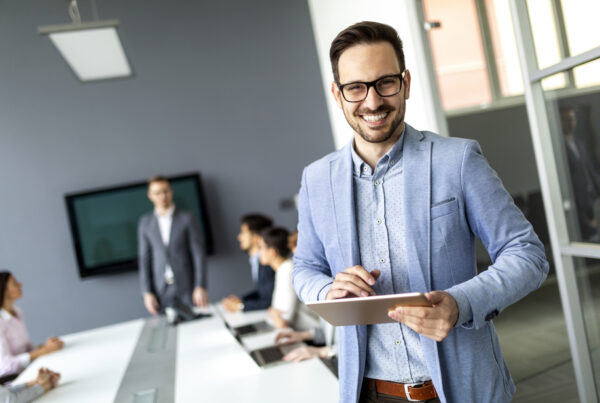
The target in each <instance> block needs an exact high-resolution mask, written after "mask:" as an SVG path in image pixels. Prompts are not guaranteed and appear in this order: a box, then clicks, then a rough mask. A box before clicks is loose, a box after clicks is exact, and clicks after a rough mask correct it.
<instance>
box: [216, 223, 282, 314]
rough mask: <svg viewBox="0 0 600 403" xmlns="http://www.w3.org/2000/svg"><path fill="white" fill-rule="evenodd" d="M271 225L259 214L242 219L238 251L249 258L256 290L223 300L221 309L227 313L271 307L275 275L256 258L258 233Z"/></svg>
mask: <svg viewBox="0 0 600 403" xmlns="http://www.w3.org/2000/svg"><path fill="white" fill-rule="evenodd" d="M272 225H273V221H272V220H271V219H270V218H268V217H265V216H264V215H261V214H248V215H245V216H244V217H242V223H241V225H240V233H239V234H238V237H237V238H238V242H239V243H240V249H242V250H243V251H244V252H246V253H247V254H248V256H249V257H250V259H249V260H250V268H251V270H252V281H254V285H255V287H256V289H255V290H254V291H251V292H249V293H248V294H246V295H244V296H242V298H239V297H238V296H237V295H230V296H229V297H227V298H223V301H222V303H223V307H224V308H225V310H226V311H228V312H237V311H241V310H243V311H244V312H247V311H255V310H258V309H267V308H268V307H269V306H271V297H272V296H273V286H274V283H275V273H274V272H273V269H271V267H269V266H265V265H262V264H260V260H259V257H258V241H259V240H260V235H259V233H260V231H262V230H263V229H265V228H269V227H271V226H272Z"/></svg>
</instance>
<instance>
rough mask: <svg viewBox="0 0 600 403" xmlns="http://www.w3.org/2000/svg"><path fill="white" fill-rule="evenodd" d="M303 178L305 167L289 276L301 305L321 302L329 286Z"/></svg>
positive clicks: (328, 276)
mask: <svg viewBox="0 0 600 403" xmlns="http://www.w3.org/2000/svg"><path fill="white" fill-rule="evenodd" d="M307 176H308V168H305V169H304V172H303V173H302V182H301V186H300V193H299V195H298V244H297V246H296V254H295V255H294V270H293V274H292V284H293V286H294V290H295V291H296V293H297V294H298V297H299V298H300V300H301V301H303V302H309V301H318V300H323V299H325V296H326V295H327V292H329V288H330V287H331V284H332V283H333V278H332V274H331V269H330V267H329V264H328V263H327V259H326V258H325V251H324V248H323V244H322V243H321V240H320V239H319V236H318V235H317V232H316V230H315V227H314V225H313V217H312V213H311V208H310V195H309V189H308V179H307Z"/></svg>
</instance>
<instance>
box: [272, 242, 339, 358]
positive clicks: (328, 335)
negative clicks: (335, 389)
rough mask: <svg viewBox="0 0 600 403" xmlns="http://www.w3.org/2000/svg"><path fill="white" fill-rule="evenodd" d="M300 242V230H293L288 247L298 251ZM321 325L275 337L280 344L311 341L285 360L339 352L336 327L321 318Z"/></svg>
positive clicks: (288, 355)
mask: <svg viewBox="0 0 600 403" xmlns="http://www.w3.org/2000/svg"><path fill="white" fill-rule="evenodd" d="M297 243H298V230H296V231H294V232H291V233H290V235H289V236H288V247H289V248H290V250H291V251H292V254H294V253H296V244H297ZM321 322H322V324H321V326H316V327H314V328H312V329H309V330H302V331H296V330H284V331H282V332H279V333H278V334H277V336H276V337H275V342H276V343H277V344H279V345H286V344H294V343H301V342H306V341H309V342H311V343H312V344H313V345H312V346H308V345H305V346H300V347H298V348H295V349H294V350H292V351H290V352H288V353H287V354H286V355H285V356H284V357H283V359H284V361H294V362H300V361H304V360H308V359H310V358H314V357H321V358H331V357H332V356H334V355H336V354H337V346H336V345H335V344H334V340H333V339H334V335H335V328H334V327H333V326H331V325H330V324H329V323H327V322H325V321H324V320H322V319H321Z"/></svg>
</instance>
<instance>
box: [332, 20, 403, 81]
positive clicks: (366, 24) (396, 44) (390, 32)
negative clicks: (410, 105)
mask: <svg viewBox="0 0 600 403" xmlns="http://www.w3.org/2000/svg"><path fill="white" fill-rule="evenodd" d="M377 42H388V43H389V44H390V45H392V47H393V48H394V51H396V56H397V57H398V64H400V70H401V72H402V71H404V69H405V65H404V51H403V50H402V40H401V39H400V37H399V36H398V32H396V30H395V29H394V28H392V27H390V26H389V25H386V24H381V23H379V22H373V21H363V22H359V23H356V24H354V25H351V26H349V27H348V28H346V29H344V30H343V31H342V32H340V33H339V34H337V36H336V37H335V39H334V40H333V42H331V47H330V48H329V59H330V60H331V69H332V70H333V79H334V80H335V81H336V82H337V83H339V82H340V75H339V72H338V63H339V60H340V56H341V55H342V53H344V51H345V50H346V49H348V48H349V47H352V46H354V45H358V44H369V43H377Z"/></svg>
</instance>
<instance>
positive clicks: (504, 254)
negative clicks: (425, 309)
mask: <svg viewBox="0 0 600 403" xmlns="http://www.w3.org/2000/svg"><path fill="white" fill-rule="evenodd" d="M461 186H462V192H463V197H464V203H465V207H464V208H465V214H466V218H467V222H468V224H469V226H470V228H471V230H472V231H473V233H474V234H475V235H476V236H477V237H479V239H481V241H482V242H483V244H484V245H485V247H486V249H487V251H488V253H489V255H490V257H491V260H492V262H493V263H492V265H491V266H489V268H488V269H487V270H485V271H484V272H482V273H480V274H478V275H477V276H475V277H473V278H471V279H470V280H467V281H465V282H463V283H461V284H457V285H455V286H454V287H452V288H450V289H449V290H447V291H449V292H450V293H451V294H453V293H459V294H461V297H464V298H465V299H466V300H467V301H468V303H469V305H470V308H471V311H472V318H467V319H468V321H467V322H465V323H461V325H462V326H463V327H465V328H475V329H479V328H481V327H482V326H484V325H485V324H486V322H487V321H489V320H491V319H493V318H494V317H495V316H497V315H498V313H499V312H501V311H502V310H503V309H505V308H506V307H507V306H509V305H511V304H513V303H514V302H516V301H518V300H519V299H521V298H523V297H524V296H525V295H527V294H528V293H530V292H531V291H533V290H535V289H536V288H538V287H539V286H540V285H541V284H542V282H543V281H544V279H545V278H546V276H547V274H548V269H549V265H548V261H547V260H546V255H545V253H544V247H543V245H542V243H541V242H540V240H539V238H538V237H537V235H536V234H535V232H534V231H533V227H532V226H531V224H530V223H529V222H528V221H527V220H526V219H525V217H524V216H523V214H522V213H521V211H520V210H519V209H518V208H517V207H516V206H515V204H514V202H513V200H512V198H511V196H510V195H509V194H508V192H507V191H506V189H504V186H503V185H502V182H501V181H500V178H499V177H498V175H497V174H496V172H494V170H493V169H492V168H491V167H490V166H489V164H488V163H487V161H486V159H485V157H484V156H483V154H482V152H481V149H480V147H479V145H478V144H477V142H475V141H470V142H468V143H467V146H466V147H465V149H464V154H463V160H462V166H461Z"/></svg>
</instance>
